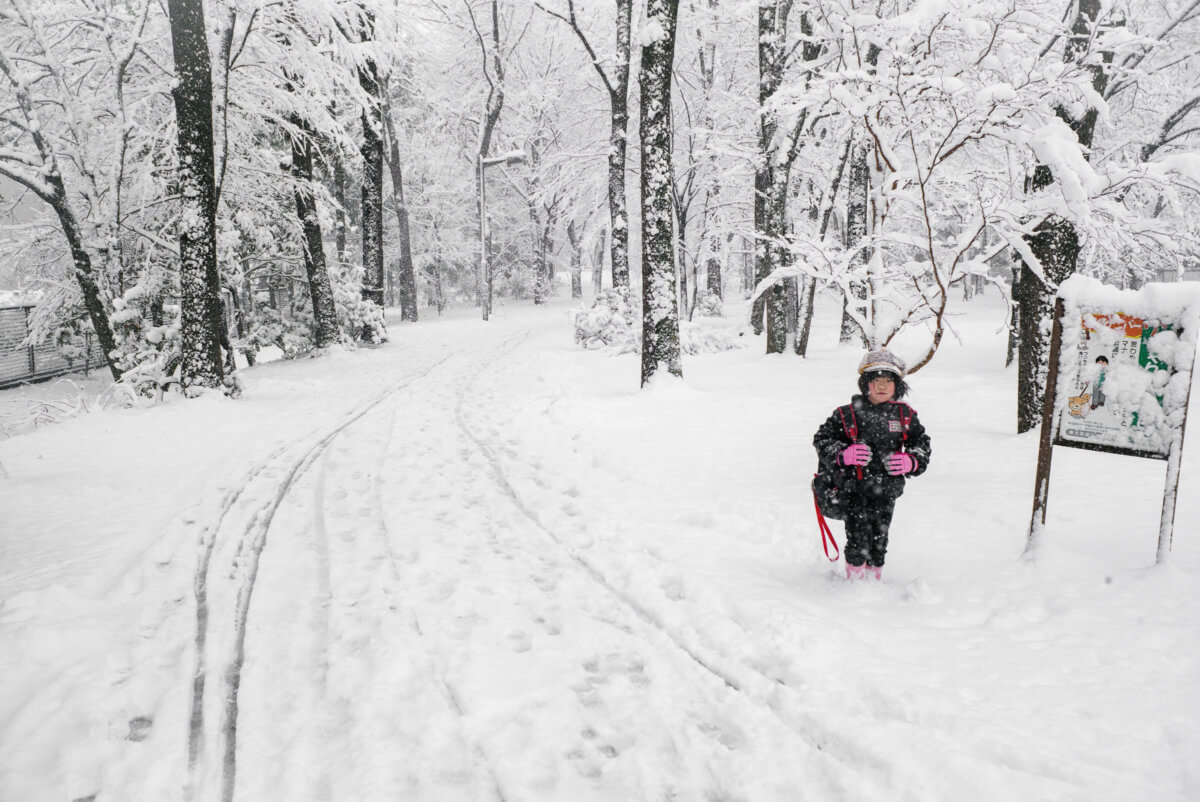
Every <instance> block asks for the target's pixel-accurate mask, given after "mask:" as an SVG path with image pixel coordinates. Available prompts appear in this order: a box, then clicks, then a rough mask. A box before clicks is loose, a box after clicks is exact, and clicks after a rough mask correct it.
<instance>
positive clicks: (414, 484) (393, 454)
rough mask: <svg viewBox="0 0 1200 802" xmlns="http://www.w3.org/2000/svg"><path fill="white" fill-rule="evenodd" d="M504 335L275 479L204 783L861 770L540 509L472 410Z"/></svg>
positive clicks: (703, 789) (581, 785)
mask: <svg viewBox="0 0 1200 802" xmlns="http://www.w3.org/2000/svg"><path fill="white" fill-rule="evenodd" d="M522 339H523V338H522V337H519V336H518V337H514V338H512V339H510V340H508V341H505V342H503V343H502V344H501V345H500V346H498V347H496V348H495V349H489V350H486V351H485V352H483V353H481V354H464V355H459V356H456V357H454V358H451V359H449V360H447V361H446V362H445V363H444V364H441V365H438V366H435V367H434V368H433V369H430V370H428V371H426V372H424V373H423V374H422V375H418V376H415V377H413V378H411V379H409V380H406V381H405V382H404V387H403V392H400V391H397V392H390V393H388V395H387V396H386V397H385V398H383V399H381V400H379V401H378V403H374V402H372V403H371V404H370V405H369V408H367V409H365V410H364V411H363V413H362V414H361V417H355V418H354V419H353V420H350V421H348V422H347V423H346V425H344V426H340V427H339V428H337V429H336V430H335V431H334V432H331V433H330V434H329V435H328V436H326V437H325V438H322V439H321V440H319V441H317V443H318V444H317V445H316V446H314V447H312V448H310V449H307V450H305V451H304V452H302V454H301V456H300V457H299V459H298V460H297V462H296V464H297V465H298V466H299V470H296V471H292V472H288V473H287V474H285V475H284V477H283V479H282V480H280V481H279V483H278V492H277V493H276V495H275V497H276V498H278V499H280V501H279V503H278V505H277V508H276V509H273V511H272V515H271V517H270V520H269V522H268V524H267V528H268V529H269V533H268V532H263V533H262V534H261V537H262V538H264V539H266V540H267V542H268V547H267V548H266V549H264V550H263V552H262V557H261V566H260V569H259V571H258V573H257V574H256V575H251V574H248V573H247V574H245V575H244V576H242V577H239V578H238V580H237V582H238V584H239V592H238V594H237V595H238V597H239V598H242V599H244V598H246V597H248V596H250V595H251V594H250V592H249V591H250V589H251V588H252V590H253V605H252V606H251V607H250V613H249V617H248V623H247V627H246V630H245V631H244V632H242V633H238V635H239V636H240V638H239V641H240V640H242V639H244V643H241V642H239V643H237V644H235V645H234V648H233V649H232V652H228V647H226V649H227V657H226V661H225V662H226V665H225V666H224V667H223V668H221V669H220V670H219V671H215V672H214V673H215V674H216V673H219V674H220V675H222V676H223V677H224V678H225V679H226V683H225V687H224V689H223V691H222V697H223V699H224V701H225V703H226V707H225V711H224V715H223V716H219V717H218V718H217V719H216V720H218V721H221V722H222V724H221V727H220V730H221V731H220V732H219V733H210V734H208V736H207V740H208V741H216V742H223V743H224V745H225V749H224V750H220V749H217V750H214V751H216V752H217V753H218V754H223V755H224V760H223V761H221V762H220V767H221V771H222V781H221V783H220V786H221V795H220V798H223V799H246V800H255V799H266V798H286V799H289V800H307V799H312V800H321V801H324V800H338V799H436V800H454V799H504V800H519V799H547V798H550V799H573V800H574V799H580V800H586V799H598V800H599V799H692V798H695V799H723V798H729V799H734V798H738V796H739V788H741V787H742V786H743V785H744V783H745V782H746V781H747V780H754V781H755V782H758V780H757V779H755V778H757V777H762V776H770V775H778V774H779V770H778V765H777V761H778V760H779V759H780V756H781V755H792V756H797V755H810V756H811V757H810V760H813V761H815V762H816V764H818V765H820V764H823V763H827V764H828V766H827V769H826V776H816V777H814V776H811V775H809V774H808V773H807V772H806V773H805V774H804V775H797V776H795V777H792V778H790V779H788V780H786V781H780V780H775V781H773V782H775V783H776V784H777V787H776V792H777V793H780V794H785V793H786V792H787V788H788V787H789V786H791V787H794V783H801V782H803V783H804V784H805V786H806V787H807V788H808V789H809V790H810V791H811V792H814V793H818V795H820V796H824V797H835V798H836V797H844V796H845V795H846V794H847V792H848V790H849V788H850V785H849V783H850V782H853V783H855V784H861V783H863V782H870V780H869V779H864V778H861V777H858V778H855V777H852V776H850V775H849V774H847V773H846V772H845V771H842V770H839V769H838V766H837V765H836V758H832V757H831V758H828V759H826V758H822V757H821V756H820V753H819V749H818V748H817V746H816V745H815V744H814V742H813V738H812V736H811V735H809V734H808V733H807V732H806V730H805V728H803V727H800V726H796V724H795V723H794V722H789V721H788V720H786V719H784V718H780V717H779V716H778V715H776V714H775V713H774V712H773V711H772V709H771V707H770V705H769V698H768V694H769V690H768V691H758V692H755V693H747V691H746V690H745V689H742V688H741V687H740V686H739V687H738V688H736V689H735V688H734V687H732V684H733V683H738V682H739V681H738V680H737V679H733V678H732V677H736V675H737V674H738V673H740V672H739V671H737V670H736V669H734V668H732V667H729V668H728V669H727V670H724V671H723V670H721V669H719V668H714V667H712V666H710V665H707V664H706V663H705V662H704V660H703V659H702V658H699V657H698V656H697V654H696V652H695V650H694V649H690V648H688V647H687V646H686V645H685V644H683V643H682V642H681V641H680V640H677V639H676V637H675V636H674V635H673V634H672V633H669V632H668V631H666V630H664V629H662V628H661V627H660V626H659V625H658V624H657V623H656V622H655V621H654V620H653V618H652V617H651V616H649V615H648V614H647V613H646V612H645V611H644V610H642V609H641V608H640V607H639V606H638V605H637V604H636V602H633V601H631V600H629V599H627V598H624V597H623V596H622V594H621V593H620V592H618V591H617V590H616V589H615V588H613V587H612V586H611V585H610V584H609V583H607V582H606V580H605V579H604V578H603V577H602V576H601V575H599V574H598V573H597V572H596V571H595V570H594V569H592V568H591V567H590V566H589V565H588V563H587V562H586V561H584V560H581V559H579V558H578V557H576V556H575V555H573V554H572V553H571V552H570V551H569V550H568V549H567V547H566V546H565V545H564V543H563V542H561V541H560V540H559V539H557V538H556V537H555V535H554V533H553V532H551V531H549V530H547V529H546V528H545V527H543V526H542V525H541V524H539V522H538V520H537V517H536V513H535V512H533V511H532V510H530V509H529V508H528V507H526V506H525V502H524V501H523V500H522V499H521V498H520V497H519V496H518V495H517V493H516V492H515V491H514V489H513V488H512V486H511V485H510V484H509V483H508V481H507V479H506V478H505V476H504V473H503V470H502V468H501V467H500V464H499V463H498V462H497V461H496V458H495V457H494V456H492V454H493V449H494V448H495V447H496V446H495V444H494V441H491V440H489V439H487V438H488V437H489V435H488V434H483V433H479V432H475V431H473V430H472V429H471V424H470V423H468V421H469V419H470V418H471V417H472V405H477V404H479V403H481V401H480V399H481V398H486V396H480V395H477V394H476V393H477V391H478V388H477V387H476V383H477V378H478V377H479V375H480V372H481V371H483V370H485V368H486V369H487V375H488V376H490V377H491V378H492V380H495V379H497V378H500V377H502V376H503V369H502V367H498V366H497V365H498V364H499V365H502V363H503V360H504V359H505V358H506V357H509V356H510V354H509V353H508V352H510V351H512V350H513V349H514V348H516V347H519V343H520V342H521V340H522ZM489 366H490V367H489ZM398 422H399V423H400V424H401V427H402V429H403V431H404V433H405V435H406V436H404V437H403V438H400V437H397V424H398ZM493 434H494V433H493ZM293 459H296V458H295V457H293ZM263 517H264V516H263V515H262V514H259V515H257V516H255V517H254V521H256V522H261V521H262V519H263ZM255 525H257V523H256V524H255ZM252 528H253V525H252ZM240 552H241V553H240V554H239V559H243V560H244V559H245V557H244V552H245V549H240ZM210 570H211V569H210ZM209 620H210V621H211V620H212V617H211V616H210V618H209ZM237 620H240V619H237ZM260 634H261V636H260ZM243 655H244V662H243ZM217 662H220V660H219V659H218V661H217ZM235 663H236V666H235ZM213 668H214V669H216V666H213ZM233 676H240V681H239V682H237V683H235V684H230V682H229V678H230V677H233ZM758 684H760V685H764V686H765V685H767V683H766V682H765V681H764V680H762V678H758ZM231 717H235V718H236V721H235V720H232V719H231ZM234 734H236V736H237V743H236V748H233V747H231V746H230V739H231V738H232V737H233V736H234ZM806 762H807V761H806ZM197 775H198V777H199V780H200V782H198V783H197V786H198V789H203V788H204V783H203V779H204V776H205V772H203V771H198V772H197ZM277 795H278V796H277ZM196 796H197V798H217V797H215V796H214V795H213V789H211V788H210V789H208V790H207V792H206V791H205V790H199V792H198V793H197V794H196Z"/></svg>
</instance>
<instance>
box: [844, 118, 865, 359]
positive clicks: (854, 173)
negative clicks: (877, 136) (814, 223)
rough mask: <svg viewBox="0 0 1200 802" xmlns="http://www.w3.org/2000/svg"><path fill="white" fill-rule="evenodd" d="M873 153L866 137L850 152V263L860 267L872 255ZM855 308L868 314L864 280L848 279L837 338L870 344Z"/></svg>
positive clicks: (847, 216) (847, 199)
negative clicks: (869, 237) (852, 253)
mask: <svg viewBox="0 0 1200 802" xmlns="http://www.w3.org/2000/svg"><path fill="white" fill-rule="evenodd" d="M870 155H871V148H870V146H869V145H868V144H867V143H866V142H865V141H856V142H855V143H854V144H853V146H852V147H851V152H850V175H849V177H848V178H847V181H846V247H847V248H852V249H857V251H858V253H857V255H856V256H855V258H854V259H853V260H852V262H851V263H852V264H853V265H857V266H859V267H863V266H865V265H866V264H867V262H868V261H870V258H871V256H870V251H869V249H868V248H867V247H866V244H865V243H866V239H867V228H868V221H869V219H870V213H871V212H870V204H869V194H870V189H871V168H870V166H869V164H868V160H869V159H870ZM852 308H853V309H854V310H856V311H858V312H859V313H860V314H861V315H862V317H863V318H864V319H867V318H868V317H869V314H870V310H868V309H867V284H866V282H865V281H855V280H850V281H849V291H848V292H847V293H846V303H845V304H844V305H843V307H842V328H841V332H840V334H839V336H838V342H841V343H857V344H859V345H862V346H863V347H867V346H868V345H869V338H868V337H867V333H866V332H865V331H864V330H863V328H862V326H861V325H860V324H859V322H858V321H857V320H855V319H854V317H853V316H852V315H851V314H850V310H851V309H852Z"/></svg>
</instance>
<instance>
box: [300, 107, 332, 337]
mask: <svg viewBox="0 0 1200 802" xmlns="http://www.w3.org/2000/svg"><path fill="white" fill-rule="evenodd" d="M292 124H293V125H294V126H295V127H296V129H297V130H298V131H299V133H298V134H295V135H293V136H292V176H293V177H294V178H295V179H296V189H295V196H296V216H297V217H298V218H299V219H300V227H301V230H302V233H303V237H304V272H305V275H306V276H307V277H308V294H309V296H310V297H311V298H312V306H313V341H314V344H315V345H316V347H317V348H325V347H327V346H330V345H333V344H334V343H336V342H337V341H338V321H337V309H336V307H335V306H334V303H333V288H332V286H331V285H330V283H329V270H328V268H327V267H326V265H325V245H324V241H323V238H322V236H321V220H320V217H319V216H318V214H317V203H316V199H315V198H313V194H312V188H311V185H312V180H313V161H312V130H311V129H310V128H309V126H308V124H307V123H306V122H305V121H304V120H303V119H301V118H299V117H293V118H292Z"/></svg>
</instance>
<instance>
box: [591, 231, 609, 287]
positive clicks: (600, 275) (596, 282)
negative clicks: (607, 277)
mask: <svg viewBox="0 0 1200 802" xmlns="http://www.w3.org/2000/svg"><path fill="white" fill-rule="evenodd" d="M607 238H608V229H607V228H601V229H600V234H599V235H598V236H597V237H596V251H595V253H594V254H593V256H592V294H593V295H599V294H600V292H601V288H602V287H603V283H602V282H603V279H604V250H605V240H606V239H607Z"/></svg>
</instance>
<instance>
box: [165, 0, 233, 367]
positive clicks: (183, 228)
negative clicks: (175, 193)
mask: <svg viewBox="0 0 1200 802" xmlns="http://www.w3.org/2000/svg"><path fill="white" fill-rule="evenodd" d="M167 8H168V12H169V13H170V15H171V49H172V51H173V53H174V55H175V84H174V87H173V89H172V95H173V96H174V99H175V120H176V131H177V136H178V139H179V161H178V180H179V194H180V198H181V207H182V208H181V220H180V226H179V286H180V293H179V295H180V335H181V336H180V343H181V347H182V349H183V362H182V374H181V380H182V382H183V386H184V387H219V386H221V383H222V381H223V379H224V369H223V363H222V361H221V339H222V334H221V331H222V327H223V325H224V323H223V320H222V315H221V280H220V277H219V276H218V274H217V221H216V203H217V199H216V178H215V165H216V162H215V157H214V144H213V127H212V120H213V103H212V98H213V89H212V87H213V84H212V62H211V59H210V58H209V49H208V37H207V35H206V28H205V24H204V3H203V0H168V3H167Z"/></svg>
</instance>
